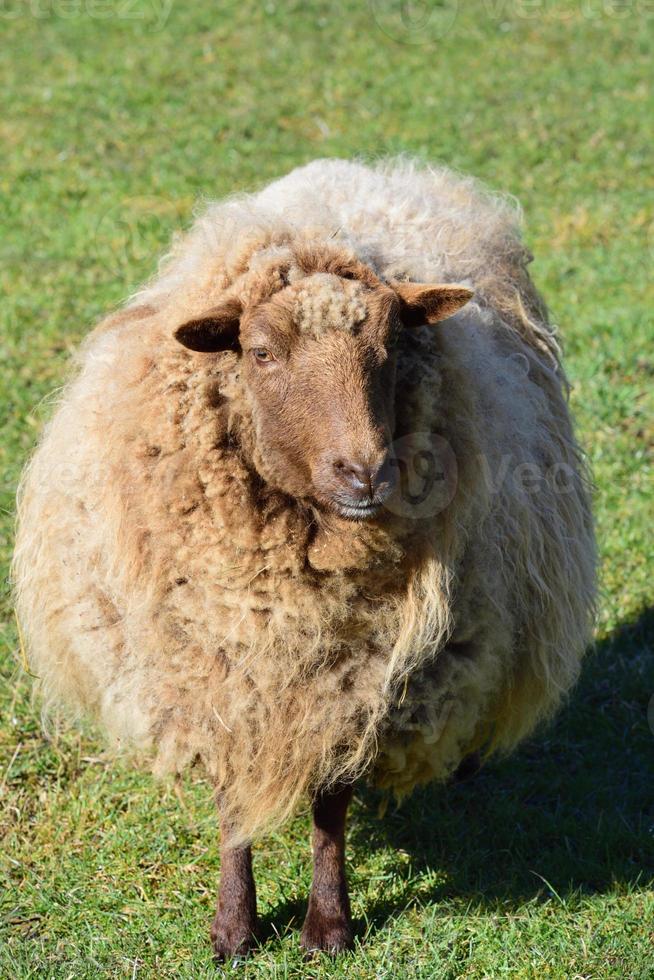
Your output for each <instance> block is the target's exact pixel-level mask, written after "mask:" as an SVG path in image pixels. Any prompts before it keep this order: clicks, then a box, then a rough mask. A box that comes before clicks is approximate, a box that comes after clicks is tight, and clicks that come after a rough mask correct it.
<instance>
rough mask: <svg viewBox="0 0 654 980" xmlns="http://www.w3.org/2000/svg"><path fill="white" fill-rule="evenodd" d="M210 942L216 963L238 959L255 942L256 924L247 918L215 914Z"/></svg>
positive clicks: (246, 952) (250, 948) (247, 951)
mask: <svg viewBox="0 0 654 980" xmlns="http://www.w3.org/2000/svg"><path fill="white" fill-rule="evenodd" d="M211 944H212V946H213V955H214V959H215V960H216V962H217V963H225V962H226V961H227V960H233V959H240V958H241V957H244V956H247V955H248V953H249V952H250V950H252V949H253V947H254V946H256V944H257V935H256V925H255V924H254V923H252V922H251V921H250V920H249V918H245V919H244V918H243V917H238V916H231V917H230V916H224V915H223V916H216V918H215V919H214V920H213V925H212V926H211Z"/></svg>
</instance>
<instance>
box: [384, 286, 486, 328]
mask: <svg viewBox="0 0 654 980" xmlns="http://www.w3.org/2000/svg"><path fill="white" fill-rule="evenodd" d="M392 286H393V289H394V290H395V292H396V293H397V295H398V296H399V297H400V305H401V310H400V316H401V318H402V322H403V323H404V325H405V326H406V327H418V326H422V324H424V323H438V322H439V320H445V319H446V318H447V317H448V316H452V314H453V313H456V311H457V310H460V309H461V307H462V306H465V304H466V303H467V302H468V300H469V299H471V298H472V296H473V291H472V290H471V289H468V288H467V286H461V285H460V284H459V283H447V284H444V285H433V286H426V285H424V284H423V283H419V282H394V283H392Z"/></svg>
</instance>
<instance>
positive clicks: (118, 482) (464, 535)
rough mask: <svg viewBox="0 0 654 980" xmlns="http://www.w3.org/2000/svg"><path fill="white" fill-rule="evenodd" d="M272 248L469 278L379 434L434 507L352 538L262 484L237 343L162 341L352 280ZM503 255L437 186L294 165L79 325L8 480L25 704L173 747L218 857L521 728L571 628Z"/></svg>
mask: <svg viewBox="0 0 654 980" xmlns="http://www.w3.org/2000/svg"><path fill="white" fill-rule="evenodd" d="M301 243H311V244H316V245H318V246H321V247H322V246H324V248H325V249H326V250H327V251H329V250H333V251H334V252H335V253H338V254H342V253H347V254H354V255H355V256H356V257H357V258H358V259H359V260H362V261H363V262H365V263H366V264H368V265H369V266H370V267H371V268H372V269H373V270H374V271H375V273H376V274H377V275H378V276H380V277H381V278H383V279H385V280H389V279H392V278H396V279H409V280H413V281H416V282H427V283H431V282H465V283H467V284H469V285H470V286H471V287H472V288H473V289H474V290H475V297H474V300H473V302H472V303H470V304H468V306H466V307H465V308H464V309H463V310H462V311H461V312H460V313H459V314H457V315H456V316H453V317H452V318H450V319H449V320H447V321H445V322H444V323H443V324H440V325H439V326H438V327H436V328H434V327H424V328H419V329H417V330H416V331H413V332H411V334H410V335H409V332H407V334H406V336H405V337H404V338H403V340H402V344H401V351H400V361H399V379H398V389H397V391H398V394H397V429H396V433H395V436H396V438H403V437H405V436H406V437H409V438H410V434H411V433H415V432H429V433H435V434H437V435H438V436H440V437H441V438H442V439H443V440H446V442H447V443H448V444H449V446H450V447H451V450H452V452H453V458H454V460H455V463H456V485H455V487H454V493H453V496H452V499H451V501H449V503H448V502H447V501H443V506H442V507H441V508H439V507H435V508H432V509H433V510H434V509H435V510H436V511H437V512H436V513H432V514H427V515H426V516H425V515H423V516H420V517H419V519H415V518H414V517H412V516H410V515H405V516H401V515H397V514H396V515H392V516H391V517H390V518H389V519H388V520H386V521H383V522H380V523H368V524H366V523H363V524H355V523H351V522H348V521H346V520H342V519H339V518H337V517H334V516H330V517H327V516H325V515H324V514H321V513H319V512H318V511H317V510H316V509H315V508H313V507H312V506H311V504H310V502H307V501H294V500H292V499H289V498H288V497H287V496H284V495H282V494H280V493H277V492H275V491H274V490H273V489H272V488H271V487H270V486H269V484H268V483H267V482H266V460H265V459H264V458H262V454H261V453H260V452H259V451H258V448H257V437H256V431H255V427H254V426H253V424H252V417H251V412H250V408H249V401H248V397H247V394H246V392H245V391H244V388H243V385H242V383H241V380H240V366H239V358H238V355H237V354H235V353H231V352H228V353H224V354H217V355H199V354H194V353H191V352H189V351H188V350H186V349H185V348H183V347H182V346H180V345H179V344H178V343H177V342H176V341H175V340H174V339H173V331H174V329H175V328H176V327H177V326H178V325H179V324H181V323H183V322H184V321H186V320H188V319H189V318H191V317H193V316H196V315H198V314H200V313H201V312H202V311H204V310H205V309H207V308H209V307H211V306H213V305H215V304H216V303H217V302H218V301H219V300H220V298H221V296H222V295H224V292H225V290H226V289H228V288H229V289H230V290H231V291H232V292H236V293H237V294H238V295H240V296H241V297H242V298H244V299H246V300H249V301H252V300H253V299H255V300H256V296H257V291H258V290H260V289H261V288H262V287H261V283H262V281H264V280H265V281H266V282H267V283H268V284H269V282H270V278H271V276H272V277H273V278H274V277H275V276H276V275H279V276H280V285H281V273H280V272H279V269H281V267H282V266H284V268H285V269H286V270H287V272H286V276H287V278H286V279H285V280H284V281H285V282H286V281H289V278H290V281H296V282H297V283H298V284H299V288H298V290H297V295H298V300H297V303H298V305H297V310H296V313H297V320H298V322H300V323H302V321H303V318H304V319H305V320H306V322H307V324H309V325H310V328H311V329H315V328H316V327H315V325H316V323H317V322H319V321H320V322H321V323H323V326H324V329H331V328H333V327H334V326H338V324H339V323H346V321H347V323H348V324H349V323H355V322H357V317H360V316H361V315H362V311H361V309H360V297H359V296H358V293H357V290H356V288H355V286H354V285H353V286H352V288H351V289H349V291H347V290H340V291H339V290H334V285H333V282H328V280H331V277H330V276H325V275H322V274H320V273H318V274H317V275H316V274H315V273H314V274H313V275H307V276H305V275H304V273H303V271H302V269H298V268H293V267H292V268H291V273H290V275H289V274H288V264H289V261H290V262H291V266H292V255H293V249H294V247H295V246H296V245H298V244H301ZM289 256H290V257H291V258H290V259H289ZM528 261H529V255H528V253H527V252H526V250H525V249H524V247H523V245H522V243H521V240H520V234H519V231H518V215H517V212H516V209H515V207H514V205H513V204H511V203H509V202H508V201H506V200H504V199H500V198H498V197H494V196H491V195H490V194H488V193H487V192H486V191H484V190H483V189H482V188H480V186H479V185H478V184H477V183H476V182H474V181H473V180H471V179H468V178H461V177H459V176H456V175H454V174H453V173H451V172H450V171H448V170H445V169H438V170H432V169H420V168H418V167H416V166H414V165H411V164H408V163H403V162H400V163H398V162H391V163H387V164H384V165H381V166H377V167H374V168H369V167H366V166H363V165H360V164H356V163H348V162H344V161H338V160H321V161H316V162H314V163H312V164H310V165H308V166H306V167H303V168H300V169H298V170H295V171H293V172H292V173H291V174H289V175H288V176H287V177H284V178H283V179H281V180H279V181H277V182H276V183H274V184H272V185H270V186H269V187H267V188H266V189H265V190H263V191H262V192H261V193H259V194H255V195H252V196H242V197H237V198H234V199H231V200H228V201H226V202H222V203H217V204H213V205H211V206H210V207H209V208H208V209H207V211H206V212H205V213H204V215H203V216H202V217H200V218H199V219H198V220H197V222H196V224H195V225H194V227H193V228H192V229H191V231H190V232H189V233H188V234H187V235H186V236H184V237H182V238H181V239H180V240H179V241H177V242H176V243H175V245H174V247H173V251H172V253H171V255H170V256H169V257H168V258H167V259H166V260H165V261H164V263H163V265H162V270H161V272H160V274H159V275H158V276H157V277H156V278H155V280H154V281H153V282H152V283H151V284H149V285H148V286H146V287H145V288H144V289H143V290H142V291H141V292H140V293H139V294H138V295H137V296H136V297H135V298H134V299H133V300H131V301H130V303H129V304H128V305H127V306H126V307H125V308H124V309H123V310H122V311H120V312H119V313H117V314H115V315H113V316H111V317H109V318H108V319H107V320H106V321H105V322H104V323H102V324H101V325H100V326H99V327H98V328H96V330H95V331H94V332H93V333H92V334H91V335H90V337H89V338H88V340H87V341H86V343H85V344H84V346H83V348H82V350H81V352H80V354H79V358H78V361H79V371H78V373H77V376H76V378H75V379H74V380H73V381H72V382H71V383H70V384H69V386H68V387H67V388H66V389H65V391H64V393H63V395H62V397H61V399H60V403H59V405H58V408H57V411H56V413H55V415H54V418H53V419H52V421H51V422H50V424H49V425H48V427H47V428H46V430H45V432H44V435H43V437H42V439H41V442H40V445H39V447H38V449H37V451H36V453H35V455H34V457H33V459H32V461H31V463H30V464H29V466H28V468H27V470H26V474H25V477H24V480H23V483H22V487H21V491H20V495H19V529H18V539H17V546H16V557H15V564H14V577H15V587H16V600H17V609H18V614H19V618H20V622H21V624H22V628H23V632H24V636H25V639H26V644H27V647H28V650H29V656H30V661H31V664H32V668H33V670H34V672H35V673H36V674H37V675H38V676H39V677H40V679H41V685H42V689H43V693H44V696H45V699H46V701H47V702H48V703H51V702H53V701H57V702H58V701H65V702H67V703H68V704H71V705H73V706H75V707H77V709H78V710H82V711H91V712H92V713H94V714H95V715H96V716H98V717H99V718H100V719H101V721H102V722H103V724H104V725H105V726H106V728H107V729H108V730H109V731H110V732H111V733H112V734H113V736H115V737H116V738H117V739H118V740H121V741H124V742H130V743H136V744H138V745H143V746H151V747H152V748H153V751H154V754H155V759H156V762H155V765H156V769H157V770H159V771H166V770H173V771H179V770H181V769H182V768H183V767H185V766H187V765H189V764H192V763H194V762H196V761H198V760H200V761H201V762H202V763H203V764H204V766H205V767H206V770H207V772H208V773H209V775H210V777H211V779H212V781H213V783H214V784H215V786H216V789H217V791H218V792H219V793H220V798H221V802H222V805H223V807H224V809H225V814H226V822H227V823H230V824H231V825H232V826H233V828H234V841H235V842H236V841H238V840H244V839H247V838H251V837H253V836H254V835H256V834H258V833H260V832H261V831H263V830H265V829H266V828H269V827H270V826H271V825H272V824H273V823H275V822H278V821H280V820H283V819H284V818H286V817H287V816H288V815H289V814H290V813H291V812H292V811H293V809H294V808H295V807H296V805H297V803H298V801H299V800H300V799H301V798H302V796H303V795H305V794H306V793H307V792H309V793H311V792H313V791H315V790H316V789H317V787H319V786H322V785H325V784H330V783H333V782H334V781H336V780H338V779H353V778H355V777H357V776H360V775H362V774H364V773H366V774H368V775H369V776H370V777H371V778H372V779H374V780H376V782H377V783H379V784H381V785H382V786H385V787H388V788H391V789H393V790H395V791H396V792H397V793H399V794H400V795H401V794H403V793H405V792H408V791H409V790H410V789H411V788H412V787H413V786H414V785H415V784H417V783H419V782H421V781H426V780H430V779H444V778H446V777H447V776H448V775H449V774H450V773H451V772H452V770H453V769H454V768H455V767H456V766H457V764H458V762H459V761H460V760H461V758H462V756H463V755H464V754H465V753H467V752H468V751H470V750H471V749H472V748H475V747H480V746H481V747H486V748H489V749H499V750H503V751H504V750H508V749H510V748H511V747H513V746H514V745H515V744H516V743H517V742H518V741H519V740H520V739H521V738H523V737H524V736H525V735H526V734H528V733H529V732H530V731H531V730H532V729H533V727H534V725H535V724H536V723H537V722H538V721H539V720H540V719H542V718H544V717H546V716H548V715H549V714H551V712H552V711H553V710H554V709H555V707H556V706H557V704H558V703H559V701H560V699H561V697H562V695H563V694H564V693H565V692H566V691H567V690H568V689H569V688H570V686H571V685H572V684H573V682H574V681H575V679H576V677H577V674H578V671H579V665H580V660H581V657H582V654H583V652H584V649H585V647H586V645H587V643H588V640H589V637H590V632H591V626H592V619H593V605H594V595H595V549H594V541H593V531H592V522H591V516H590V510H589V501H588V491H587V485H586V476H585V471H584V466H583V462H582V460H581V459H580V454H579V451H578V448H577V445H576V443H575V440H574V436H573V432H572V427H571V421H570V417H569V413H568V408H567V403H566V382H565V378H564V376H563V374H562V371H561V367H560V363H559V351H558V347H557V344H556V342H555V339H554V337H553V332H552V329H551V327H550V326H549V325H548V321H547V315H546V311H545V308H544V305H543V303H542V302H541V300H540V298H539V297H538V295H537V293H536V291H535V289H534V287H533V285H532V283H531V281H530V279H529V277H528V274H527V271H526V264H527V262H528ZM325 271H328V270H325ZM304 280H306V281H304ZM317 310H320V311H322V312H321V315H320V317H317V315H316V311H317ZM307 329H309V326H308V327H307ZM534 474H536V476H537V477H538V479H535V477H534ZM526 477H527V478H526Z"/></svg>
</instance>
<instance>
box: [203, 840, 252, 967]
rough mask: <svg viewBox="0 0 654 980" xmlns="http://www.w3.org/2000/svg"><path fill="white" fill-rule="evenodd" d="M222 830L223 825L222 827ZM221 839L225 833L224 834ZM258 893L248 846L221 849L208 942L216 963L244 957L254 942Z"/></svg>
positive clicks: (223, 846) (222, 847)
mask: <svg viewBox="0 0 654 980" xmlns="http://www.w3.org/2000/svg"><path fill="white" fill-rule="evenodd" d="M222 829H223V831H224V825H223V828H222ZM223 838H224V834H223ZM256 931H257V894H256V889H255V886H254V875H253V874H252V850H251V848H250V847H227V846H225V845H223V844H221V848H220V887H219V889H218V906H217V909H216V917H215V919H214V920H213V925H212V926H211V942H212V943H213V950H214V955H215V957H216V959H217V960H220V961H223V960H228V959H231V958H232V957H233V956H238V955H243V954H245V953H247V952H248V950H250V949H251V948H252V946H253V945H254V944H255V942H256Z"/></svg>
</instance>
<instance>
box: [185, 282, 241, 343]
mask: <svg viewBox="0 0 654 980" xmlns="http://www.w3.org/2000/svg"><path fill="white" fill-rule="evenodd" d="M242 312H243V307H242V304H241V301H240V300H239V299H237V298H236V297H234V296H230V297H229V298H228V299H226V300H225V301H224V302H223V303H221V304H220V306H214V307H213V308H212V309H211V310H207V311H206V312H205V313H202V314H201V315H200V316H198V317H195V318H194V319H193V320H187V322H186V323H183V324H182V325H181V326H180V327H178V328H177V330H176V331H175V339H176V340H179V342H180V344H183V345H184V347H188V348H189V350H197V351H202V353H213V352H216V351H223V350H238V330H239V324H240V319H241V313H242Z"/></svg>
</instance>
